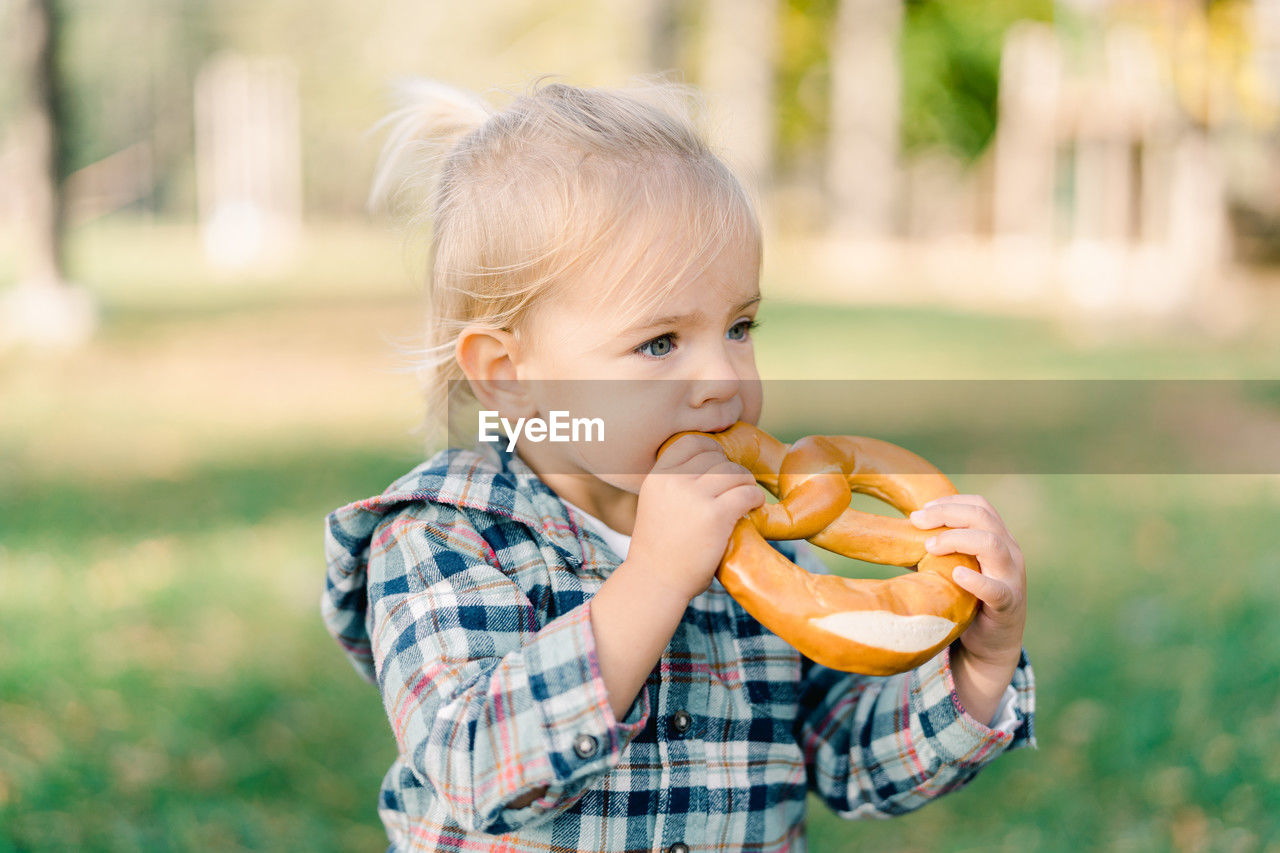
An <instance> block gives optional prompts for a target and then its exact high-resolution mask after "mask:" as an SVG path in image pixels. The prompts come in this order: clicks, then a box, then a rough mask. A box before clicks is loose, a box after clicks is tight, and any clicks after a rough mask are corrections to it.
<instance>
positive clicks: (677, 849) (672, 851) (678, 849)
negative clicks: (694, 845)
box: [667, 841, 689, 853]
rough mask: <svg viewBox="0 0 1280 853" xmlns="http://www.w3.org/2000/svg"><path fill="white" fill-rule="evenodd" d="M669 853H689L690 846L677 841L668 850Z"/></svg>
mask: <svg viewBox="0 0 1280 853" xmlns="http://www.w3.org/2000/svg"><path fill="white" fill-rule="evenodd" d="M667 853H689V845H688V844H685V843H683V842H680V841H677V842H676V843H675V844H672V845H671V846H670V847H668V848H667Z"/></svg>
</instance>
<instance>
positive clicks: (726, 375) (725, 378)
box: [691, 346, 746, 406]
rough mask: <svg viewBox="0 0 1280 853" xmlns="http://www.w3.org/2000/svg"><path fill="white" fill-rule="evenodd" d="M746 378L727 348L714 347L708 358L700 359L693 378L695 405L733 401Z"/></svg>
mask: <svg viewBox="0 0 1280 853" xmlns="http://www.w3.org/2000/svg"><path fill="white" fill-rule="evenodd" d="M745 378H746V377H745V376H743V375H742V373H741V370H740V368H739V365H738V364H736V363H735V361H734V359H733V357H732V355H731V354H730V352H729V351H728V350H727V348H726V347H724V346H716V347H712V348H711V351H710V352H709V353H708V354H707V356H706V357H705V358H703V359H700V361H699V365H698V369H697V372H696V374H695V375H694V377H693V388H692V395H691V396H692V399H693V405H694V406H704V405H706V404H707V403H716V402H721V401H724V400H732V399H733V398H734V397H735V396H736V395H737V394H738V392H739V390H740V389H741V388H742V382H743V380H744V379H745Z"/></svg>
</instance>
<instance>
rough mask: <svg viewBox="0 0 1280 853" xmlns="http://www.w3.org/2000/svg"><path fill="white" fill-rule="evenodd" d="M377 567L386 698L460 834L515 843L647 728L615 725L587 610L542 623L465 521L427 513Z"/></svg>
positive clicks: (389, 533)
mask: <svg viewBox="0 0 1280 853" xmlns="http://www.w3.org/2000/svg"><path fill="white" fill-rule="evenodd" d="M377 541H378V543H379V544H378V546H377V547H376V548H375V549H374V553H373V555H372V557H371V559H370V563H369V573H370V583H369V604H370V618H371V630H370V636H371V639H372V647H373V657H374V661H375V664H376V668H377V679H378V686H379V689H380V691H381V693H382V697H383V703H384V706H385V708H386V711H387V717H388V719H389V720H390V722H391V727H392V731H393V733H394V734H395V737H396V742H397V744H398V746H399V750H400V754H401V756H402V759H403V760H404V761H405V763H406V764H407V765H408V767H409V768H410V769H411V770H412V771H413V772H414V774H415V775H417V776H418V777H419V778H420V779H422V780H423V781H424V782H425V783H426V784H428V785H429V786H430V788H431V789H432V790H433V791H434V792H435V793H436V795H437V796H439V797H441V798H442V800H443V801H444V803H445V804H446V806H447V808H448V810H449V813H450V815H451V816H452V817H453V819H454V820H455V821H456V822H457V823H458V824H459V825H461V826H462V827H464V828H466V829H468V830H472V831H481V832H489V833H501V832H509V831H511V830H513V829H516V828H519V827H520V826H524V825H528V824H530V823H532V822H534V821H538V820H540V819H543V818H545V817H549V816H550V815H553V814H555V813H557V812H559V811H562V810H564V809H566V808H568V807H569V806H571V805H572V804H573V803H574V802H576V801H577V799H578V798H579V797H580V795H581V794H582V793H583V792H584V791H585V790H586V788H587V786H588V785H589V784H590V783H591V781H593V780H594V779H595V778H596V777H598V776H599V774H601V773H605V772H607V771H608V770H610V769H611V768H612V767H613V766H615V765H616V764H617V763H618V761H619V758H620V754H621V752H622V750H623V749H624V748H625V747H626V745H627V744H628V743H630V741H631V739H632V738H634V737H635V735H636V734H637V733H638V732H639V731H640V730H641V729H642V728H643V726H644V724H645V722H646V721H647V718H648V712H649V708H648V697H647V694H644V693H641V694H640V696H639V697H638V698H637V700H636V701H635V702H633V703H631V704H630V706H629V707H628V709H627V713H626V715H625V716H624V717H622V718H619V717H617V716H616V715H615V714H614V712H613V710H612V708H611V706H610V703H609V701H608V695H607V690H606V688H605V685H604V681H603V679H602V678H601V676H600V668H599V660H598V658H597V655H596V647H595V640H594V635H593V634H592V631H591V619H590V609H591V606H590V603H589V602H586V601H584V603H583V604H582V605H580V606H578V607H576V608H573V609H572V610H569V611H568V612H566V613H564V614H562V615H560V616H559V617H557V618H555V619H552V620H550V621H546V622H545V623H544V622H543V620H542V618H541V617H540V614H539V613H538V611H537V609H536V608H535V607H534V606H533V604H532V603H531V602H530V601H529V599H528V597H527V596H526V595H525V594H524V592H523V590H522V589H521V588H520V587H519V586H518V585H516V583H515V582H514V581H513V580H512V579H511V578H510V577H508V576H507V575H506V574H504V573H503V572H502V571H501V570H500V569H499V568H498V566H497V561H496V557H495V556H494V555H493V552H492V550H490V549H489V548H488V545H487V544H486V543H485V542H484V540H483V539H482V538H481V537H480V535H479V534H478V533H477V532H476V531H475V530H474V529H473V528H472V527H471V526H470V525H469V524H468V523H467V521H466V518H465V516H464V515H463V514H462V513H461V512H459V511H458V510H456V509H454V508H452V507H440V506H437V505H427V507H426V508H425V509H424V510H423V511H422V512H421V513H419V514H418V515H417V516H410V515H402V516H400V517H397V518H395V519H393V520H392V521H391V522H390V524H389V525H388V526H386V527H384V528H383V529H382V530H380V531H379V536H378V537H377Z"/></svg>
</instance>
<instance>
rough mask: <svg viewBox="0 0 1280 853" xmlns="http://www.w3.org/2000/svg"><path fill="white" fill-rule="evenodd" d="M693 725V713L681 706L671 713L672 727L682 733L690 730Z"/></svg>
mask: <svg viewBox="0 0 1280 853" xmlns="http://www.w3.org/2000/svg"><path fill="white" fill-rule="evenodd" d="M692 725H693V715H691V714H690V713H689V712H688V711H686V710H684V709H683V708H681V709H680V710H679V711H676V712H675V713H674V714H672V715H671V728H673V729H675V730H676V731H677V732H679V733H680V734H684V733H685V732H687V731H689V727H690V726H692Z"/></svg>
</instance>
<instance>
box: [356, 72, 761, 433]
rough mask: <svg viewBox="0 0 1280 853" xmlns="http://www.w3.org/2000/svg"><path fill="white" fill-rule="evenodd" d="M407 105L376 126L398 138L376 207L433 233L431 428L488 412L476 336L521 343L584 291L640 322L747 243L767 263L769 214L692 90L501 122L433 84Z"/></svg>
mask: <svg viewBox="0 0 1280 853" xmlns="http://www.w3.org/2000/svg"><path fill="white" fill-rule="evenodd" d="M399 95H400V98H401V101H402V104H401V106H400V107H399V108H398V109H397V110H396V111H394V112H392V113H391V114H390V115H388V116H387V117H386V118H385V119H383V120H382V122H380V123H379V124H378V125H377V127H378V128H381V127H385V126H388V125H390V126H391V132H390V134H389V135H388V138H387V141H386V143H385V145H384V147H383V150H382V154H381V157H380V158H379V162H378V166H377V169H376V173H375V177H374V181H373V187H372V190H371V192H370V206H371V207H372V208H377V207H384V206H385V207H392V208H394V209H396V210H397V211H398V212H399V213H401V214H402V215H404V216H405V218H406V221H407V222H409V223H410V224H417V225H422V224H425V225H429V227H430V233H431V236H430V241H429V242H430V255H429V259H428V267H429V270H430V272H429V277H428V282H427V285H428V315H429V316H428V324H427V335H426V341H425V346H424V347H423V348H422V349H421V350H420V352H419V354H418V358H417V365H416V366H417V369H418V370H419V374H420V376H421V377H422V379H423V384H424V386H425V391H426V397H427V408H428V421H427V427H428V430H431V428H433V427H436V426H441V425H443V424H444V422H445V421H446V420H447V415H448V410H449V407H451V406H455V405H458V404H460V403H472V402H474V397H473V395H472V394H471V389H470V386H469V384H468V383H467V382H466V381H463V380H465V377H464V374H463V372H462V369H461V367H460V366H459V365H458V364H457V362H456V360H455V358H454V352H455V349H456V343H457V339H458V335H459V333H460V332H461V331H462V330H463V329H464V328H466V327H467V326H469V325H472V324H482V325H485V326H488V327H490V328H493V329H505V330H508V331H510V332H512V333H513V334H514V335H516V337H517V339H519V337H520V335H521V332H522V325H523V322H524V320H525V319H526V318H527V316H528V315H529V312H530V311H531V309H533V308H534V307H535V306H538V305H542V304H545V300H548V299H550V298H552V297H554V295H555V294H556V293H557V291H558V289H559V288H561V287H564V286H566V285H568V284H570V283H572V282H583V281H590V282H592V283H593V284H595V285H596V286H598V287H599V293H598V298H599V299H600V300H601V304H609V305H614V306H616V308H617V311H618V312H619V317H620V318H624V319H623V321H624V322H627V321H629V320H628V319H627V318H630V317H633V316H635V315H636V314H638V313H640V312H641V311H643V310H645V307H646V304H649V303H652V302H653V301H654V300H655V299H659V298H661V297H662V296H663V295H664V294H665V293H666V292H667V291H668V290H670V289H671V288H673V287H675V286H676V285H677V284H679V283H680V282H681V281H682V280H686V279H687V277H688V276H689V275H690V274H696V273H697V271H699V270H700V269H701V268H703V267H705V265H706V264H708V263H709V262H710V261H711V260H712V259H714V258H715V257H716V255H717V254H719V252H720V251H721V250H722V249H724V247H725V246H726V245H728V244H729V243H731V242H732V241H742V240H750V241H754V245H755V250H756V252H757V253H759V251H760V248H759V247H760V226H759V223H758V220H757V218H756V213H755V209H754V205H753V204H752V202H751V200H750V198H749V197H748V195H747V193H746V191H745V190H744V188H743V187H742V185H741V184H740V183H739V182H738V180H737V179H736V178H735V177H734V176H733V174H732V173H731V172H730V171H729V169H728V167H727V166H725V164H724V163H723V162H722V161H721V160H720V158H719V157H717V156H716V155H715V154H714V153H713V152H712V151H711V150H710V148H709V147H708V145H707V143H706V141H705V139H704V138H703V136H702V134H701V132H700V131H699V129H698V127H697V121H696V118H695V116H696V114H697V112H698V109H697V107H698V103H697V99H696V96H695V95H694V93H693V92H692V91H691V90H690V89H689V88H688V87H685V86H683V85H679V84H676V83H671V82H668V81H663V80H653V79H650V80H642V81H638V82H636V83H634V84H633V85H631V86H629V87H627V88H624V89H585V88H577V87H574V86H568V85H564V84H561V83H546V82H545V81H538V82H536V83H535V84H534V85H533V86H531V87H530V88H529V90H528V91H527V92H525V93H524V94H522V95H519V96H517V97H515V98H514V99H513V100H512V102H511V103H510V104H509V105H508V106H507V107H506V108H505V109H501V110H496V109H494V108H493V107H491V106H490V105H489V104H488V103H487V102H486V101H484V100H482V99H481V98H480V97H478V96H476V95H474V94H471V93H468V92H463V91H461V90H459V89H455V88H452V87H449V86H445V85H443V84H440V83H437V82H433V81H425V80H412V81H408V82H405V83H402V84H401V86H400V88H399ZM673 247H674V248H676V249H678V251H662V249H664V248H665V249H670V248H673ZM459 397H461V399H458V398H459Z"/></svg>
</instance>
